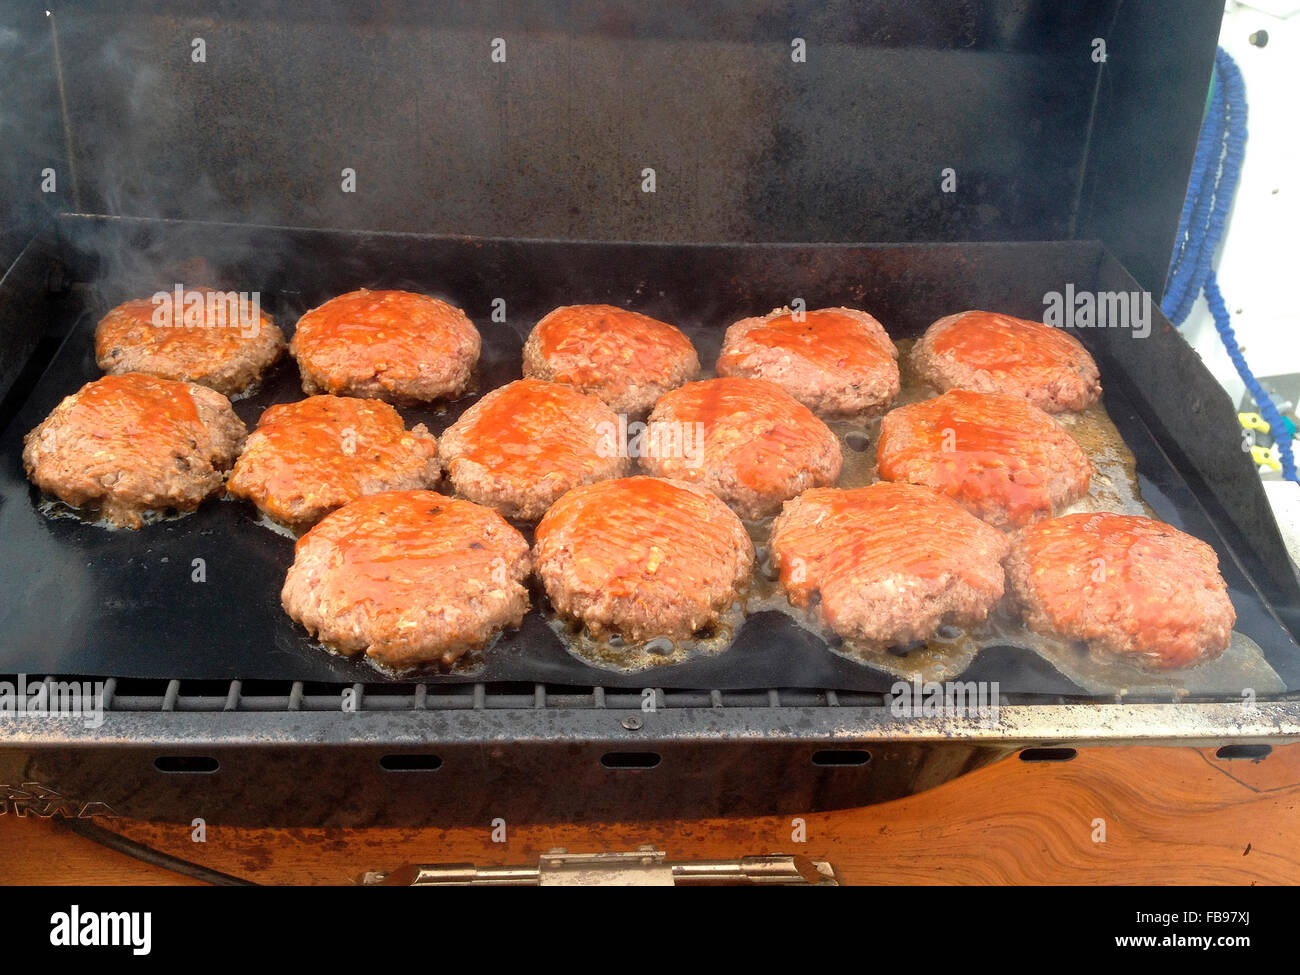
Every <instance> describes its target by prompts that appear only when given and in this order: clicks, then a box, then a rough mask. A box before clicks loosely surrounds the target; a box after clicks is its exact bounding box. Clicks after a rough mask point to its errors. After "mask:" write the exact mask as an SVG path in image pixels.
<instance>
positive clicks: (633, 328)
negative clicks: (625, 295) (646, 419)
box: [524, 305, 700, 414]
mask: <svg viewBox="0 0 1300 975" xmlns="http://www.w3.org/2000/svg"><path fill="white" fill-rule="evenodd" d="M699 373H700V360H699V356H697V355H696V354H695V346H693V345H691V340H690V339H688V338H687V337H686V336H685V335H683V334H682V333H681V332H680V331H678V330H677V329H676V328H674V327H673V326H672V325H669V324H668V323H666V322H661V321H657V320H656V319H653V318H650V317H648V316H646V315H641V314H638V313H637V312H634V311H627V310H626V309H623V308H615V307H614V306H613V305H567V306H565V307H562V308H556V309H555V310H554V311H553V312H551V313H550V314H548V315H547V316H546V317H545V318H543V319H542V320H541V321H540V322H538V323H537V326H536V327H535V328H534V329H533V330H532V332H531V334H529V336H528V341H527V342H525V343H524V375H525V376H527V377H529V378H534V379H546V380H549V381H551V382H557V383H564V384H565V385H566V386H576V387H577V388H578V389H580V390H582V391H583V392H584V393H590V394H591V395H593V396H598V397H599V398H600V399H602V400H604V401H605V402H606V403H608V404H609V407H610V409H612V410H613V411H614V412H615V413H635V414H641V413H645V412H646V410H648V409H650V407H651V406H653V405H654V402H655V400H657V399H658V398H659V397H660V396H662V395H663V394H664V393H666V392H668V390H670V389H674V388H676V387H677V386H680V385H681V384H682V383H684V382H686V381H687V380H689V379H694V378H695V377H696V376H698V375H699Z"/></svg>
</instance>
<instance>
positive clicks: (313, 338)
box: [289, 289, 481, 403]
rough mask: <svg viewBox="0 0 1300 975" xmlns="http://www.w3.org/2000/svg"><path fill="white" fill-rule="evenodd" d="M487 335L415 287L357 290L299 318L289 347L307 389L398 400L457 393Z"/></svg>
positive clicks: (467, 379) (460, 313) (421, 399)
mask: <svg viewBox="0 0 1300 975" xmlns="http://www.w3.org/2000/svg"><path fill="white" fill-rule="evenodd" d="M480 345H481V340H480V338H479V334H478V329H476V328H475V327H474V323H473V322H471V321H470V320H469V319H468V318H467V317H466V316H465V313H464V312H463V311H461V310H460V309H459V308H456V307H454V306H452V305H449V304H447V303H446V302H445V301H439V300H438V299H437V298H430V297H428V296H427V295H419V294H414V293H412V292H410V291H366V290H365V289H362V290H361V291H351V292H349V293H347V294H345V295H340V296H339V297H337V298H333V299H331V300H330V301H327V302H325V304H323V305H321V306H320V307H318V308H313V309H312V310H311V311H309V312H307V314H305V315H303V316H302V318H300V319H298V329H297V331H296V332H295V333H294V336H293V341H292V342H291V343H290V345H289V350H290V351H291V352H292V353H293V354H294V356H296V357H297V359H298V368H299V370H300V372H301V373H302V388H303V392H305V393H308V394H311V393H334V394H336V395H346V396H362V397H365V398H367V399H382V400H388V401H389V402H393V403H417V402H428V401H430V400H435V399H439V398H441V397H455V396H459V395H460V394H461V393H463V392H464V391H465V390H466V388H467V387H468V386H469V382H470V377H471V376H472V375H473V372H474V366H475V365H476V364H477V363H478V354H479V348H480Z"/></svg>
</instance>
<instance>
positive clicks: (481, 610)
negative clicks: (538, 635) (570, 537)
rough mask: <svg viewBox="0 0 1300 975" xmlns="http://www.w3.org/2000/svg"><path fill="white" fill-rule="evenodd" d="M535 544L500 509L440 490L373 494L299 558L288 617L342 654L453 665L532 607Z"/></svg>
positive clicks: (314, 533)
mask: <svg viewBox="0 0 1300 975" xmlns="http://www.w3.org/2000/svg"><path fill="white" fill-rule="evenodd" d="M529 569H530V561H529V555H528V543H527V542H525V541H524V538H523V536H522V535H520V534H519V532H517V531H515V529H513V528H511V527H510V525H508V524H507V523H506V521H505V519H503V518H502V517H501V516H500V515H499V514H497V513H496V512H495V511H493V510H492V509H491V508H484V507H480V506H479V505H476V504H473V503H472V502H469V501H461V500H459V499H456V498H448V497H444V496H443V495H441V494H436V493H434V492H433V491H392V492H388V493H384V494H371V495H368V496H367V497H364V498H359V499H357V500H356V501H353V502H351V503H350V504H346V505H344V506H343V507H342V508H339V509H338V510H337V511H335V512H333V513H331V514H329V515H326V516H325V518H324V519H322V520H321V522H320V523H319V524H318V525H317V526H316V527H315V528H313V529H312V530H311V531H309V532H308V533H307V534H306V535H304V536H303V537H302V538H300V539H298V544H297V546H296V548H295V550H294V560H293V565H292V566H290V567H289V574H288V575H287V576H286V577H285V580H284V589H283V590H282V591H281V593H280V601H281V602H282V603H283V605H284V609H285V612H287V613H288V614H289V615H290V616H291V617H293V618H294V619H295V620H297V621H298V622H299V623H301V624H302V625H303V626H304V627H306V628H307V632H309V633H310V634H312V635H313V636H314V637H316V638H317V639H319V640H320V641H321V642H322V643H325V644H326V645H328V646H331V647H333V648H335V649H337V650H339V651H340V652H342V653H346V654H353V653H357V652H358V651H361V650H364V651H365V652H366V653H367V654H368V655H369V656H370V657H371V658H372V659H373V660H375V661H376V662H378V663H381V664H384V665H385V666H388V667H390V668H393V669H398V670H400V669H404V668H409V667H414V666H417V665H419V664H423V663H428V662H435V661H436V662H438V663H441V664H443V665H444V666H445V665H449V664H451V663H453V662H454V661H455V660H456V658H457V657H459V656H461V655H462V654H464V653H467V652H469V651H470V650H474V649H477V648H478V647H481V646H483V645H484V644H486V643H487V642H488V640H489V639H491V637H492V636H493V635H494V634H495V633H496V632H497V631H498V630H499V629H501V628H502V627H504V626H518V625H519V623H520V622H521V621H522V620H523V618H524V613H526V612H527V611H528V591H527V589H525V588H524V580H525V579H527V578H528V573H529Z"/></svg>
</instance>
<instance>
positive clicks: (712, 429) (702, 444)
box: [640, 377, 843, 518]
mask: <svg viewBox="0 0 1300 975" xmlns="http://www.w3.org/2000/svg"><path fill="white" fill-rule="evenodd" d="M645 441H646V443H645V450H643V451H642V452H641V460H640V463H641V466H642V467H643V468H644V469H645V470H646V471H647V472H648V473H650V474H655V475H658V476H660V477H670V478H676V479H678V480H682V481H690V482H692V483H696V484H702V485H703V486H704V487H706V488H708V489H709V490H710V491H712V492H713V493H714V494H716V495H717V496H718V497H720V498H721V499H722V500H723V501H725V502H726V503H727V504H729V505H730V506H731V507H732V509H733V510H734V511H735V512H736V513H737V514H739V515H740V516H741V517H742V518H762V517H763V516H765V515H770V514H773V513H774V512H776V511H778V510H780V508H781V502H782V501H785V500H787V499H789V498H793V497H794V496H795V495H797V494H799V493H800V492H802V491H806V490H807V489H808V488H811V487H821V486H823V485H827V484H833V483H834V481H835V479H836V478H837V477H839V476H840V464H841V463H842V460H843V458H842V457H841V456H840V442H839V441H838V440H837V439H836V438H835V434H833V433H831V431H830V428H829V427H828V426H826V424H825V423H823V422H822V421H821V420H819V419H817V417H815V416H814V415H813V414H812V411H811V410H809V409H808V407H806V406H804V405H803V404H802V403H800V402H799V401H798V400H796V399H795V398H794V397H792V396H791V395H790V394H789V393H787V392H785V391H784V390H783V389H781V387H780V386H777V385H775V384H773V383H770V382H767V381H765V380H762V379H741V378H730V377H725V378H722V379H706V380H704V381H703V382H698V383H687V384H686V385H685V386H681V387H679V388H677V389H674V390H673V391H672V392H670V393H666V394H665V395H664V396H663V398H662V399H660V400H659V402H658V403H656V404H655V408H654V411H653V412H651V414H650V422H649V424H648V426H647V430H646V437H645Z"/></svg>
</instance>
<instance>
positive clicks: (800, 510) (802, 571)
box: [771, 481, 1010, 647]
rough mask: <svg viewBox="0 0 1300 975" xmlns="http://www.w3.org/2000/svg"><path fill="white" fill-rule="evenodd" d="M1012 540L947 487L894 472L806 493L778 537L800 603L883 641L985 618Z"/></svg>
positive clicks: (777, 552)
mask: <svg viewBox="0 0 1300 975" xmlns="http://www.w3.org/2000/svg"><path fill="white" fill-rule="evenodd" d="M1009 546H1010V543H1009V542H1008V541H1007V539H1006V536H1005V535H1003V534H1002V532H1000V531H998V530H997V529H996V528H992V527H990V526H989V525H987V524H985V523H984V522H982V521H980V520H979V519H978V518H976V517H975V516H974V515H972V514H970V513H969V512H967V511H966V510H964V509H963V508H962V507H961V506H960V505H958V504H956V503H954V502H952V501H950V500H948V499H947V498H945V497H944V496H943V495H941V494H937V493H935V492H934V491H931V490H929V489H928V488H922V487H915V486H913V485H911V484H890V483H888V482H885V481H880V482H877V483H875V484H872V485H870V486H868V487H864V488H855V489H853V490H849V491H843V490H838V489H835V488H820V489H817V490H813V491H807V492H805V493H804V494H801V495H800V496H799V497H797V498H795V500H793V501H790V502H787V504H786V506H785V509H784V510H783V511H782V512H781V515H780V517H778V518H777V519H776V522H775V523H774V524H773V526H772V540H771V548H772V563H773V565H774V567H776V568H777V569H779V570H780V578H781V587H782V588H783V589H784V590H785V592H786V595H787V596H788V597H789V599H790V602H791V603H792V604H794V605H795V606H802V607H807V606H816V607H817V611H818V613H819V614H820V615H821V617H822V619H823V620H824V621H825V623H826V624H827V625H828V626H830V628H831V629H833V630H834V631H835V632H836V633H838V634H839V635H840V636H842V637H845V638H847V639H852V640H855V641H859V642H861V643H865V644H867V645H871V646H877V647H880V646H890V645H894V644H905V643H910V642H912V641H914V640H924V639H926V638H927V637H930V636H933V635H934V633H935V632H936V631H937V630H938V629H939V627H940V626H942V625H944V624H951V625H954V626H969V625H971V624H974V623H978V622H980V621H981V620H983V619H985V618H986V617H987V616H988V614H989V610H990V609H992V608H993V606H994V604H996V603H997V601H998V600H999V599H1001V598H1002V591H1003V585H1004V577H1003V572H1002V564H1001V563H1002V559H1003V558H1005V557H1006V554H1007V550H1008V548H1009Z"/></svg>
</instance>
